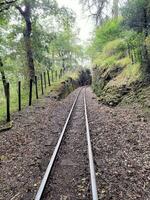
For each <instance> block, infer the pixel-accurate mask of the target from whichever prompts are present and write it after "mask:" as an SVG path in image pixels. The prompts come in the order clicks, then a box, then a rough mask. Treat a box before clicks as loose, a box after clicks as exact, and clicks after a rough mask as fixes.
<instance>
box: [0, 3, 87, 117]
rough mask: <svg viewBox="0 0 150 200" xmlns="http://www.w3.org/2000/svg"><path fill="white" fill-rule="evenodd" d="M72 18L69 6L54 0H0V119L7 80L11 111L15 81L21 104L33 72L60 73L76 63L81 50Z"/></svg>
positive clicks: (77, 63) (23, 102) (74, 66)
mask: <svg viewBox="0 0 150 200" xmlns="http://www.w3.org/2000/svg"><path fill="white" fill-rule="evenodd" d="M75 19H76V16H75V13H74V12H73V11H72V10H71V9H69V8H65V7H59V6H58V4H57V1H55V0H44V1H40V0H33V1H31V0H13V1H5V0H4V1H1V2H0V118H1V116H3V114H4V110H5V106H4V102H5V94H6V92H5V90H6V83H7V82H10V89H11V91H10V95H11V109H12V111H14V110H16V104H17V96H18V88H17V83H18V81H21V82H22V90H23V93H22V95H23V96H22V104H23V105H25V104H26V103H25V102H26V101H27V99H28V95H29V80H30V79H32V80H33V83H35V75H36V76H38V77H40V75H41V74H42V73H43V72H47V70H49V71H50V72H54V73H55V71H56V70H57V72H58V73H60V71H61V70H63V71H68V70H72V69H75V68H76V67H77V66H79V62H80V60H81V59H82V58H83V50H82V47H81V45H79V42H78V31H77V29H76V28H75ZM33 89H35V87H34V86H33ZM33 92H35V91H33ZM33 96H35V95H34V94H33Z"/></svg>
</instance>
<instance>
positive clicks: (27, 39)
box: [24, 18, 35, 80]
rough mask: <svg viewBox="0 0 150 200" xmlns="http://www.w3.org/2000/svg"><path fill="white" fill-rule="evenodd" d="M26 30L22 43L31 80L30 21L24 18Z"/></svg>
mask: <svg viewBox="0 0 150 200" xmlns="http://www.w3.org/2000/svg"><path fill="white" fill-rule="evenodd" d="M25 21H26V29H25V31H24V43H25V49H26V55H27V63H28V68H29V76H30V78H31V79H32V80H34V78H35V67H34V60H33V52H32V42H31V30H32V29H31V21H30V19H28V18H26V19H25Z"/></svg>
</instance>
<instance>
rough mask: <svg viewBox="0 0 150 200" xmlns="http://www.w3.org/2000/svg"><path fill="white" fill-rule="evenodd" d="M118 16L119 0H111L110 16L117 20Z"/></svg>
mask: <svg viewBox="0 0 150 200" xmlns="http://www.w3.org/2000/svg"><path fill="white" fill-rule="evenodd" d="M118 15H119V0H113V8H112V16H113V18H118Z"/></svg>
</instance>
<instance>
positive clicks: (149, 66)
mask: <svg viewBox="0 0 150 200" xmlns="http://www.w3.org/2000/svg"><path fill="white" fill-rule="evenodd" d="M143 13H144V30H143V31H144V35H145V39H146V38H147V37H148V13H147V9H146V8H144V9H143ZM143 64H144V68H145V72H146V73H148V74H150V59H149V55H148V49H147V46H146V44H145V42H144V45H143Z"/></svg>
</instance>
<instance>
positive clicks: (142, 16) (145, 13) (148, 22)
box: [122, 0, 150, 73]
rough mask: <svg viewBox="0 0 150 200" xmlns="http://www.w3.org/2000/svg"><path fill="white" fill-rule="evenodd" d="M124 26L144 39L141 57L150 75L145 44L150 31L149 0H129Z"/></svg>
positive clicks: (124, 12)
mask: <svg viewBox="0 0 150 200" xmlns="http://www.w3.org/2000/svg"><path fill="white" fill-rule="evenodd" d="M122 15H123V17H124V24H125V25H126V26H127V27H129V28H131V29H133V30H134V31H136V32H137V33H138V34H140V37H141V38H143V42H142V49H141V57H142V63H143V66H144V69H145V72H146V73H150V58H149V54H148V50H147V46H146V44H145V40H146V39H147V37H148V35H149V31H150V2H148V1H147V0H132V1H131V0H128V1H127V3H126V4H125V6H124V8H123V9H122Z"/></svg>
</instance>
